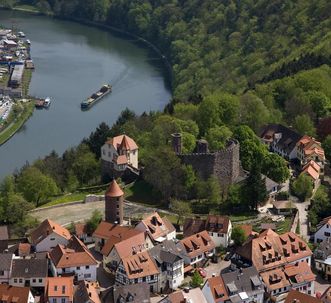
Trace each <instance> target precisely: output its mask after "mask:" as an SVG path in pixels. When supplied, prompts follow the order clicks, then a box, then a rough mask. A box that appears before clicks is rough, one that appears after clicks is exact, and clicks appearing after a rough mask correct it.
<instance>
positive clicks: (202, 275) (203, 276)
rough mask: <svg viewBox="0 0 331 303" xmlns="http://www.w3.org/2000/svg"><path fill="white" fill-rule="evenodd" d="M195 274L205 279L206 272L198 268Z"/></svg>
mask: <svg viewBox="0 0 331 303" xmlns="http://www.w3.org/2000/svg"><path fill="white" fill-rule="evenodd" d="M197 272H198V273H199V275H200V276H201V277H202V278H206V277H207V272H206V271H205V270H204V269H203V268H201V267H200V268H198V269H197Z"/></svg>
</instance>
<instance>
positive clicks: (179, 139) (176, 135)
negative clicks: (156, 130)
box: [171, 133, 182, 154]
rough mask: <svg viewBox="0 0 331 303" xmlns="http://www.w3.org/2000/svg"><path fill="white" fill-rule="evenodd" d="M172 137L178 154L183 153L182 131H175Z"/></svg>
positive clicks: (174, 148)
mask: <svg viewBox="0 0 331 303" xmlns="http://www.w3.org/2000/svg"><path fill="white" fill-rule="evenodd" d="M171 137H172V148H173V150H174V152H175V153H176V154H181V153H182V135H181V134H180V133H174V134H172V135H171Z"/></svg>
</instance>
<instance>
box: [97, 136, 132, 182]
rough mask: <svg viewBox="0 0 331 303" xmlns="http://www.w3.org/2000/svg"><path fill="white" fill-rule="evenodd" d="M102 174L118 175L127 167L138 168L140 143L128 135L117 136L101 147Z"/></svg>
mask: <svg viewBox="0 0 331 303" xmlns="http://www.w3.org/2000/svg"><path fill="white" fill-rule="evenodd" d="M101 161H102V171H103V172H102V174H103V175H104V176H105V175H108V176H112V177H114V176H115V177H117V176H120V175H121V173H123V172H124V171H125V170H126V169H127V168H129V169H133V170H138V145H137V144H136V142H135V141H134V140H133V139H132V138H130V137H129V136H127V135H120V136H116V137H114V138H112V139H110V140H108V141H106V143H105V144H104V145H103V146H102V147H101Z"/></svg>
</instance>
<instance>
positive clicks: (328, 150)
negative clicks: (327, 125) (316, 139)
mask: <svg viewBox="0 0 331 303" xmlns="http://www.w3.org/2000/svg"><path fill="white" fill-rule="evenodd" d="M322 146H323V148H324V152H325V157H326V158H327V159H328V160H329V161H331V135H328V136H327V137H326V138H325V139H324V141H323V144H322Z"/></svg>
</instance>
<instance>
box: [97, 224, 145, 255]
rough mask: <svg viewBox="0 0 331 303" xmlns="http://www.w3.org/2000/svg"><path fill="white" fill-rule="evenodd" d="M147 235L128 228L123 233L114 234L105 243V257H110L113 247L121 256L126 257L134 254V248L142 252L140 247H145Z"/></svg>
mask: <svg viewBox="0 0 331 303" xmlns="http://www.w3.org/2000/svg"><path fill="white" fill-rule="evenodd" d="M144 243H145V233H144V232H142V231H139V230H136V229H131V228H129V227H126V230H123V232H118V233H116V234H115V233H114V234H113V235H112V236H111V237H110V238H109V239H108V240H107V241H106V243H105V245H104V247H103V248H102V250H101V253H102V254H103V255H104V256H108V255H109V253H110V252H111V250H112V249H113V247H114V246H115V247H116V250H117V252H118V253H119V255H120V256H122V257H126V256H129V255H131V254H132V252H133V250H132V248H133V247H136V248H135V249H137V251H140V250H139V248H138V246H141V245H144Z"/></svg>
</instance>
